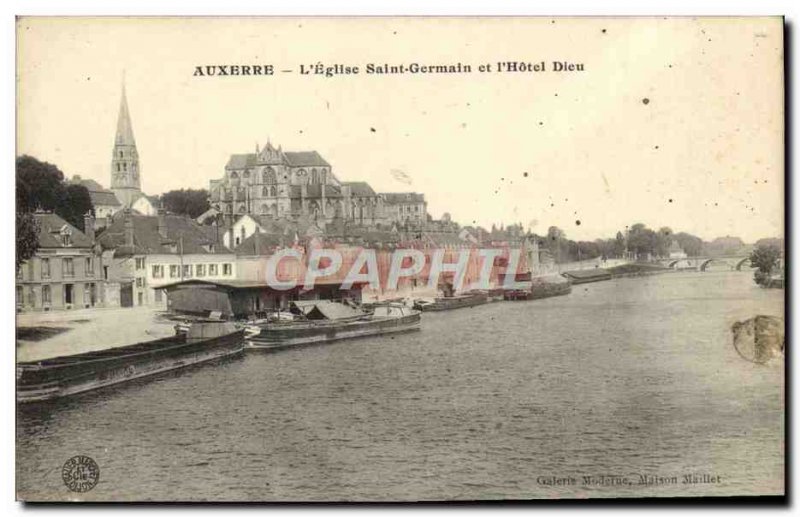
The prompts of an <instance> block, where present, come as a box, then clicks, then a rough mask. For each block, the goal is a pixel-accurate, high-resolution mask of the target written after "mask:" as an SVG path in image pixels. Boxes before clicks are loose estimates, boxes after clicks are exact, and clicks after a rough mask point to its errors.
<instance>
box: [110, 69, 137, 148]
mask: <svg viewBox="0 0 800 517" xmlns="http://www.w3.org/2000/svg"><path fill="white" fill-rule="evenodd" d="M114 144H115V145H130V146H135V145H136V139H135V138H134V137H133V125H132V124H131V115H130V112H129V111H128V97H127V95H126V94H125V83H123V84H122V99H121V100H120V103H119V116H118V117H117V136H116V139H115V140H114Z"/></svg>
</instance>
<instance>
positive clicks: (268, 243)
mask: <svg viewBox="0 0 800 517" xmlns="http://www.w3.org/2000/svg"><path fill="white" fill-rule="evenodd" d="M293 241H294V234H292V236H291V238H289V237H287V236H284V235H282V234H281V235H276V234H274V233H261V232H258V233H254V234H253V235H251V236H250V237H248V238H246V239H245V240H244V242H242V243H241V244H239V245H238V246H237V247H236V250H235V251H236V254H237V255H240V256H241V255H244V256H251V255H271V254H272V253H274V251H275V248H276V247H281V246H286V245H289V244H291V243H292V242H293Z"/></svg>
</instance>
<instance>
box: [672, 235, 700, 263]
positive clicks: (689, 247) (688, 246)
mask: <svg viewBox="0 0 800 517" xmlns="http://www.w3.org/2000/svg"><path fill="white" fill-rule="evenodd" d="M675 240H676V241H678V244H679V245H680V247H681V248H683V251H685V252H686V255H688V256H690V257H699V256H701V255H702V254H703V248H704V245H705V243H704V242H703V239H701V238H700V237H697V236H695V235H692V234H690V233H686V232H679V233H676V234H675Z"/></svg>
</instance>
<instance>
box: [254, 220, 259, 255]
mask: <svg viewBox="0 0 800 517" xmlns="http://www.w3.org/2000/svg"><path fill="white" fill-rule="evenodd" d="M253 247H254V248H255V253H254V255H261V230H260V229H259V227H258V226H256V236H255V237H253Z"/></svg>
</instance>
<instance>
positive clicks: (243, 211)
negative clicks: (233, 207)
mask: <svg viewBox="0 0 800 517" xmlns="http://www.w3.org/2000/svg"><path fill="white" fill-rule="evenodd" d="M246 211H247V210H246V209H245V207H244V205H240V206H239V213H240V214H243V213H245V212H246Z"/></svg>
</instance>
